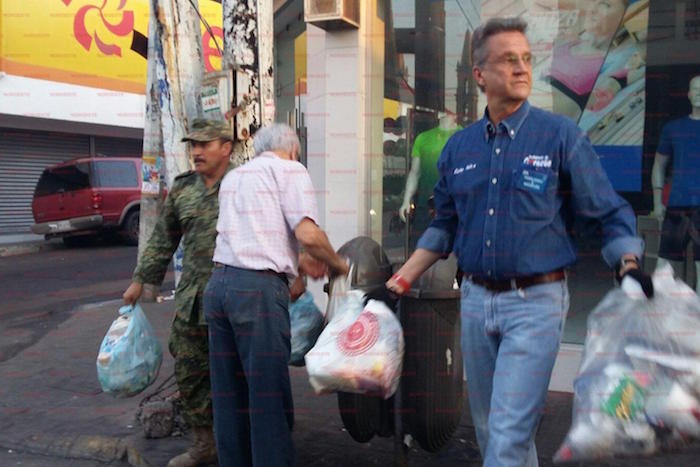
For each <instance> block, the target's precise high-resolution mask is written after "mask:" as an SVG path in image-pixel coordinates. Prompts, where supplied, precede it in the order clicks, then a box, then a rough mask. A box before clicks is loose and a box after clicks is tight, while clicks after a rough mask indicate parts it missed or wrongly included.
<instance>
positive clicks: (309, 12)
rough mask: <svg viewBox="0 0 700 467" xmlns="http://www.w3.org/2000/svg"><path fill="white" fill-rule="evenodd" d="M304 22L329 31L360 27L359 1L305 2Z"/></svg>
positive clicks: (321, 0) (306, 0) (317, 0)
mask: <svg viewBox="0 0 700 467" xmlns="http://www.w3.org/2000/svg"><path fill="white" fill-rule="evenodd" d="M304 20H305V21H306V22H307V23H310V24H313V25H314V26H318V27H319V28H322V29H325V30H327V31H332V30H338V29H353V28H359V27H360V2H359V0H304Z"/></svg>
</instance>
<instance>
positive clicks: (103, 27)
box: [0, 0, 223, 94]
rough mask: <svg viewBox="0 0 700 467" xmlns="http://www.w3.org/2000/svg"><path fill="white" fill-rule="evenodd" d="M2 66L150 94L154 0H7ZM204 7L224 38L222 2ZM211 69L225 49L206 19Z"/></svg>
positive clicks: (203, 2) (1, 25) (0, 24)
mask: <svg viewBox="0 0 700 467" xmlns="http://www.w3.org/2000/svg"><path fill="white" fill-rule="evenodd" d="M1 3H2V15H1V16H0V30H1V31H2V33H3V40H2V41H0V69H2V70H3V71H4V72H5V73H8V74H11V75H16V76H23V77H27V78H36V79H43V80H48V81H57V82H62V83H69V84H77V85H81V86H88V87H93V88H101V89H109V90H112V91H119V92H129V93H134V94H144V93H145V89H146V58H147V55H148V38H147V37H146V35H147V34H148V20H149V8H150V6H149V5H150V2H149V1H148V0H3V1H2V2H1ZM199 10H200V12H201V14H202V16H204V18H206V19H207V21H208V22H209V24H210V25H211V26H212V28H211V29H212V33H213V35H214V36H216V37H217V40H218V42H219V44H220V45H221V44H223V30H222V28H221V22H222V19H221V3H220V2H217V1H214V0H200V1H199ZM202 52H203V55H204V64H205V68H206V71H214V70H216V69H218V68H220V65H221V59H220V57H221V55H220V54H219V52H218V50H217V49H216V45H215V43H214V40H213V38H212V34H210V33H209V32H208V31H207V30H206V29H205V27H204V25H202Z"/></svg>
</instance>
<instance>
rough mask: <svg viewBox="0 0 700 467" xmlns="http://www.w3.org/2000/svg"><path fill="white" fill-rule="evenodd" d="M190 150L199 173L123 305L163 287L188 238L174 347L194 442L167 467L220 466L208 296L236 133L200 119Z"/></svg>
mask: <svg viewBox="0 0 700 467" xmlns="http://www.w3.org/2000/svg"><path fill="white" fill-rule="evenodd" d="M182 141H187V142H189V143H190V157H191V158H192V161H193V162H194V167H195V168H194V170H191V171H188V172H185V173H182V174H180V175H178V176H177V177H175V181H174V183H173V186H172V189H171V190H170V192H169V193H168V197H167V199H166V200H165V204H164V206H163V209H162V211H161V212H160V214H159V216H158V221H157V223H156V226H155V229H154V230H153V234H152V235H151V238H150V239H149V240H148V244H147V245H146V248H145V249H144V250H143V253H142V255H141V258H140V260H139V263H138V265H137V267H136V270H135V271H134V275H133V279H132V280H133V282H132V283H131V285H130V286H129V288H127V289H126V291H125V292H124V296H123V298H124V302H125V303H127V304H133V303H135V302H136V301H137V300H138V299H139V297H140V296H141V292H142V289H143V284H156V285H157V284H161V283H162V282H163V278H164V277H165V273H166V271H167V269H168V265H169V264H170V260H171V258H172V256H173V253H174V252H175V250H176V249H177V247H178V244H179V243H180V240H181V239H182V246H183V250H184V258H183V268H182V277H181V279H180V281H179V283H178V284H177V289H176V290H175V318H174V320H173V322H172V326H171V330H170V339H169V342H168V348H169V350H170V353H171V354H172V356H173V358H174V359H175V379H176V381H177V385H178V390H179V391H180V401H181V403H182V407H183V417H184V418H185V421H186V422H187V424H188V425H189V426H190V427H191V428H192V431H193V434H194V442H193V444H192V446H191V447H190V448H189V449H188V450H187V451H186V452H185V453H183V454H181V455H179V456H177V457H174V458H173V459H171V460H170V462H169V463H168V467H184V466H195V465H200V464H206V463H214V462H216V459H217V456H216V445H215V443H214V437H213V432H212V426H213V418H212V404H211V386H210V382H209V339H208V330H207V325H206V321H205V319H204V313H203V310H202V303H203V302H202V297H203V293H204V289H205V287H206V285H207V282H208V280H209V276H210V275H211V270H212V256H213V254H214V246H215V242H216V221H217V218H218V215H219V186H220V183H221V179H222V178H223V177H224V175H226V173H227V172H228V171H229V170H231V169H232V168H233V167H232V165H231V162H230V156H231V152H232V150H233V142H232V134H231V130H230V129H229V127H228V125H227V124H226V123H225V122H223V121H216V120H205V119H195V120H194V121H193V122H192V126H191V128H190V132H189V133H188V134H187V135H186V136H185V137H184V138H183V139H182Z"/></svg>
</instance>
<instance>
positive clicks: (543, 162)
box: [523, 154, 552, 168]
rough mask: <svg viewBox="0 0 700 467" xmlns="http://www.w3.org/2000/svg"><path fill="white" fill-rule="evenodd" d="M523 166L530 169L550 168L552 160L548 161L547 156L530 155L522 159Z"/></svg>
mask: <svg viewBox="0 0 700 467" xmlns="http://www.w3.org/2000/svg"><path fill="white" fill-rule="evenodd" d="M523 164H524V165H529V166H531V167H543V168H550V167H552V159H550V158H549V155H547V154H544V155H541V154H530V155H529V156H527V157H526V158H525V159H523Z"/></svg>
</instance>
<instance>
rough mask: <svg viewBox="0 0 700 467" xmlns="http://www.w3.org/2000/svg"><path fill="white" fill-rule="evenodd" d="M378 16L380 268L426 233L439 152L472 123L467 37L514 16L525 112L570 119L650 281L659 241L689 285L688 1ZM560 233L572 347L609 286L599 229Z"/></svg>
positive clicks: (527, 5) (568, 2) (699, 9)
mask: <svg viewBox="0 0 700 467" xmlns="http://www.w3.org/2000/svg"><path fill="white" fill-rule="evenodd" d="M384 8H385V24H386V34H385V70H384V77H385V88H384V103H385V105H384V128H383V130H384V131H383V153H384V154H383V157H384V171H383V176H382V187H383V188H382V190H383V209H382V212H383V224H382V229H383V235H382V241H383V245H384V248H385V250H386V251H387V253H388V254H389V256H390V258H391V259H392V261H394V262H402V261H404V260H405V258H406V255H407V254H410V252H411V251H412V250H413V249H414V248H415V242H416V240H417V238H418V237H419V236H420V234H421V233H422V231H423V230H424V229H425V228H426V226H427V224H428V223H429V221H430V209H429V197H430V194H431V191H432V186H433V185H434V183H435V181H436V180H437V170H436V167H435V164H436V162H437V158H438V157H439V153H440V150H441V148H442V146H443V145H444V143H445V141H446V139H447V138H448V137H449V136H450V135H451V134H452V133H453V132H454V131H456V130H458V129H459V128H460V127H464V126H466V125H469V124H471V123H472V122H474V121H475V120H478V119H479V118H480V117H481V116H482V115H483V110H484V107H485V105H486V102H485V97H484V95H483V94H480V93H479V92H478V90H477V89H476V87H475V85H474V83H473V80H472V77H471V63H470V62H469V38H470V33H471V31H473V29H474V28H475V27H476V26H478V24H480V23H481V22H483V21H486V20H488V19H490V18H492V17H496V16H500V17H503V16H520V17H523V18H524V19H526V20H527V21H528V23H529V28H528V38H529V40H530V44H531V48H532V51H533V89H532V94H531V97H530V103H531V104H532V105H534V106H537V107H540V108H543V109H546V110H549V111H552V112H554V113H557V114H561V115H565V116H567V117H569V118H571V119H573V120H574V121H575V122H576V123H577V124H578V125H579V127H580V128H581V129H582V130H583V131H584V132H585V133H586V134H587V135H588V137H589V139H590V141H591V142H592V144H593V145H594V148H595V150H596V152H597V153H598V155H599V157H600V161H601V164H602V166H603V168H604V170H605V171H606V173H607V175H608V177H609V179H610V181H611V183H612V185H613V187H614V188H615V190H616V191H617V192H618V193H619V194H620V195H621V196H623V197H624V198H625V199H627V200H628V201H629V202H630V203H631V205H632V207H633V208H634V210H635V212H636V214H637V219H638V230H639V233H640V235H642V236H643V237H644V238H645V241H646V254H645V257H644V261H643V262H644V267H645V269H646V270H647V271H648V272H651V271H653V269H654V267H655V265H656V261H657V256H658V251H659V244H660V242H661V243H663V245H662V250H663V251H662V253H661V254H662V255H665V256H666V257H670V258H671V259H673V260H675V263H674V265H675V266H676V269H677V271H678V273H679V275H680V276H681V277H682V278H684V279H685V280H686V282H688V283H689V284H690V285H691V286H692V287H695V286H696V279H695V277H696V272H697V270H700V262H695V258H696V257H697V258H698V259H700V253H694V252H693V251H692V244H693V242H694V241H695V242H697V241H698V240H697V238H695V237H693V232H695V233H696V232H697V231H696V230H693V229H692V226H693V222H698V221H697V217H698V213H697V206H698V205H700V184H698V182H697V180H698V177H699V174H698V172H700V78H695V79H694V77H696V76H700V44H699V43H698V41H699V40H700V32H699V31H700V28H699V26H698V25H699V24H700V21H699V20H698V18H700V2H698V1H670V2H668V1H661V0H655V1H648V0H538V1H534V0H515V1H513V0H444V1H442V0H441V1H418V0H416V1H414V0H403V1H402V0H392V1H388V0H387V1H386V2H384ZM655 162H656V163H655ZM654 192H655V193H654ZM654 195H656V196H654ZM666 206H668V207H669V208H675V209H671V210H670V214H672V215H674V216H676V217H674V218H673V219H670V218H669V216H668V215H667V216H666V217H667V220H666V222H667V227H664V235H661V225H662V221H661V220H662V219H663V216H664V212H663V211H664V210H665V207H666ZM650 213H651V215H650ZM693 216H695V218H694V217H693ZM405 219H406V220H407V222H406V221H405ZM669 219H670V220H669ZM672 221H673V222H675V224H673V226H672V227H669V226H671V224H670V223H669V222H671V223H672ZM695 226H696V227H697V224H695ZM685 227H687V228H685ZM571 230H572V233H574V236H575V238H576V240H577V248H578V253H579V261H578V263H577V264H576V265H574V266H573V267H572V268H571V271H570V280H569V284H570V289H571V309H570V312H569V316H568V319H567V324H566V328H565V333H564V342H568V343H582V342H583V339H584V337H585V331H586V328H585V325H586V319H587V316H588V313H589V312H590V310H591V309H592V308H593V307H594V306H595V304H596V303H597V302H598V301H599V300H600V299H601V298H602V296H603V295H604V294H605V292H607V291H608V290H609V289H610V288H611V287H612V286H613V284H614V282H613V277H612V273H611V272H610V269H609V268H608V267H607V266H606V265H605V264H604V263H603V261H602V259H601V257H600V248H601V243H600V238H601V235H600V234H599V226H598V225H596V224H595V223H588V222H583V221H581V220H580V219H579V220H577V221H576V222H574V223H572V225H571ZM667 230H668V232H666V231H667ZM671 231H673V232H675V233H676V235H670V233H671ZM662 236H663V237H664V238H663V239H662V238H661V237H662ZM693 238H695V240H693ZM696 266H697V268H696Z"/></svg>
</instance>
